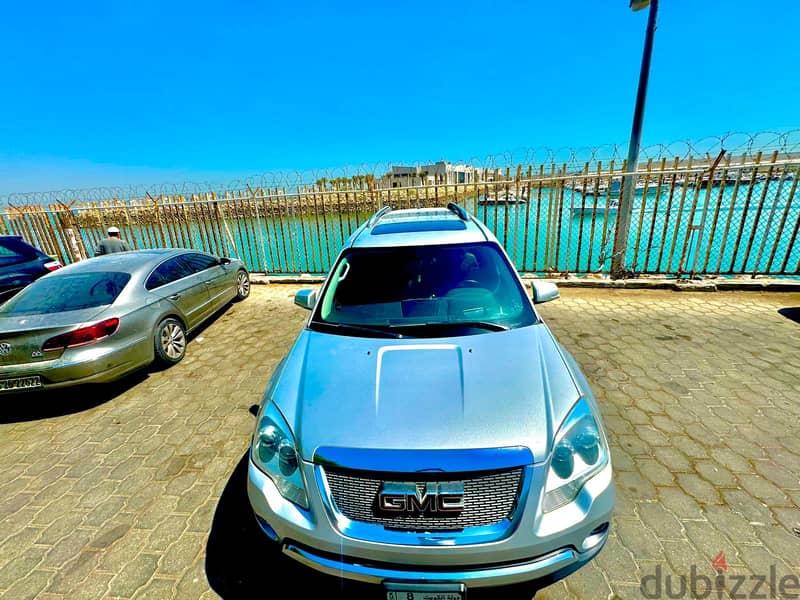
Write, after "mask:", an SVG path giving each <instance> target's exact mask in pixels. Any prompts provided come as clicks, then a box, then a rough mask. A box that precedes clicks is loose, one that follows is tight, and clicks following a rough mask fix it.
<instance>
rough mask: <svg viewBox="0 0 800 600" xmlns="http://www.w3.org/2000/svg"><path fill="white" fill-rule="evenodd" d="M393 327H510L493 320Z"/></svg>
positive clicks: (397, 325) (497, 329) (491, 328)
mask: <svg viewBox="0 0 800 600" xmlns="http://www.w3.org/2000/svg"><path fill="white" fill-rule="evenodd" d="M390 327H392V328H395V327H396V328H398V329H403V328H405V327H439V328H442V329H458V328H461V327H472V328H474V329H487V330H489V331H508V330H509V327H508V326H506V325H501V324H500V323H492V322H491V321H435V322H432V323H407V324H405V325H403V324H396V325H390Z"/></svg>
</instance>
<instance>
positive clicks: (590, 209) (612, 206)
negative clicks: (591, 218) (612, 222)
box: [572, 198, 619, 215]
mask: <svg viewBox="0 0 800 600" xmlns="http://www.w3.org/2000/svg"><path fill="white" fill-rule="evenodd" d="M618 209H619V198H611V199H610V200H609V201H608V202H607V203H606V204H605V205H600V204H597V205H595V204H585V205H583V206H573V207H572V214H573V215H580V214H584V215H586V214H589V215H591V214H593V213H596V214H598V215H602V214H603V213H608V214H611V213H615V212H617V210H618Z"/></svg>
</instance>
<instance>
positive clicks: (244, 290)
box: [236, 271, 250, 302]
mask: <svg viewBox="0 0 800 600" xmlns="http://www.w3.org/2000/svg"><path fill="white" fill-rule="evenodd" d="M249 295H250V276H249V275H248V274H247V271H239V272H238V273H237V274H236V301H237V302H241V301H242V300H244V299H245V298H247V297H248V296H249Z"/></svg>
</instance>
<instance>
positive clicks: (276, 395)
mask: <svg viewBox="0 0 800 600" xmlns="http://www.w3.org/2000/svg"><path fill="white" fill-rule="evenodd" d="M274 377H275V380H274V381H273V382H271V385H270V386H269V389H268V392H267V393H268V394H269V395H270V396H271V398H272V399H273V401H275V402H276V404H277V407H278V408H279V409H280V411H281V412H282V413H283V415H284V417H285V418H286V420H287V423H288V424H289V426H290V427H291V428H292V432H293V433H294V435H295V440H296V442H297V445H298V450H299V451H300V454H301V455H302V457H303V458H304V459H305V460H311V459H312V457H313V456H314V452H315V450H316V449H317V448H319V447H323V446H333V447H344V448H368V449H427V450H436V449H462V448H499V447H509V446H525V447H527V448H529V449H530V450H531V451H532V453H533V456H534V461H535V462H540V461H542V460H544V459H545V458H546V456H547V455H548V454H549V452H550V446H551V440H552V438H553V435H554V433H555V431H556V430H557V429H558V425H559V424H560V423H561V421H562V420H563V419H564V417H565V416H566V413H567V412H568V411H569V409H570V408H571V407H572V406H573V404H574V403H575V401H576V400H577V399H578V397H579V391H578V388H577V387H576V385H575V383H574V380H573V377H572V374H571V372H570V370H569V368H568V367H567V366H566V364H565V361H564V358H563V356H562V354H561V352H560V350H559V348H558V346H557V344H556V342H555V340H554V339H553V337H552V335H551V334H550V331H549V330H548V329H547V326H546V325H545V324H544V323H538V324H535V325H531V326H529V327H524V328H520V329H514V330H510V331H504V332H490V333H486V334H479V335H470V336H461V337H453V338H437V339H398V340H394V339H390V340H387V339H385V338H379V339H378V338H358V337H348V336H340V335H334V334H329V333H321V332H315V331H311V330H309V329H306V330H304V331H303V332H302V333H301V334H300V336H299V337H298V339H297V341H296V343H295V345H294V346H293V348H292V350H291V351H290V353H289V354H288V355H287V357H286V359H285V361H284V363H283V364H282V365H281V367H280V368H279V371H277V372H276V374H275V376H274Z"/></svg>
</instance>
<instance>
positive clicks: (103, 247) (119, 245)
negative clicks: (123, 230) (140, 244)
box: [94, 227, 131, 256]
mask: <svg viewBox="0 0 800 600" xmlns="http://www.w3.org/2000/svg"><path fill="white" fill-rule="evenodd" d="M130 249H131V247H130V246H129V245H128V242H126V241H125V240H123V239H121V238H120V237H119V228H117V227H109V228H108V237H107V238H105V239H102V240H100V243H99V244H97V249H96V250H95V251H94V254H95V256H100V255H101V254H111V253H112V252H130Z"/></svg>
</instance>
